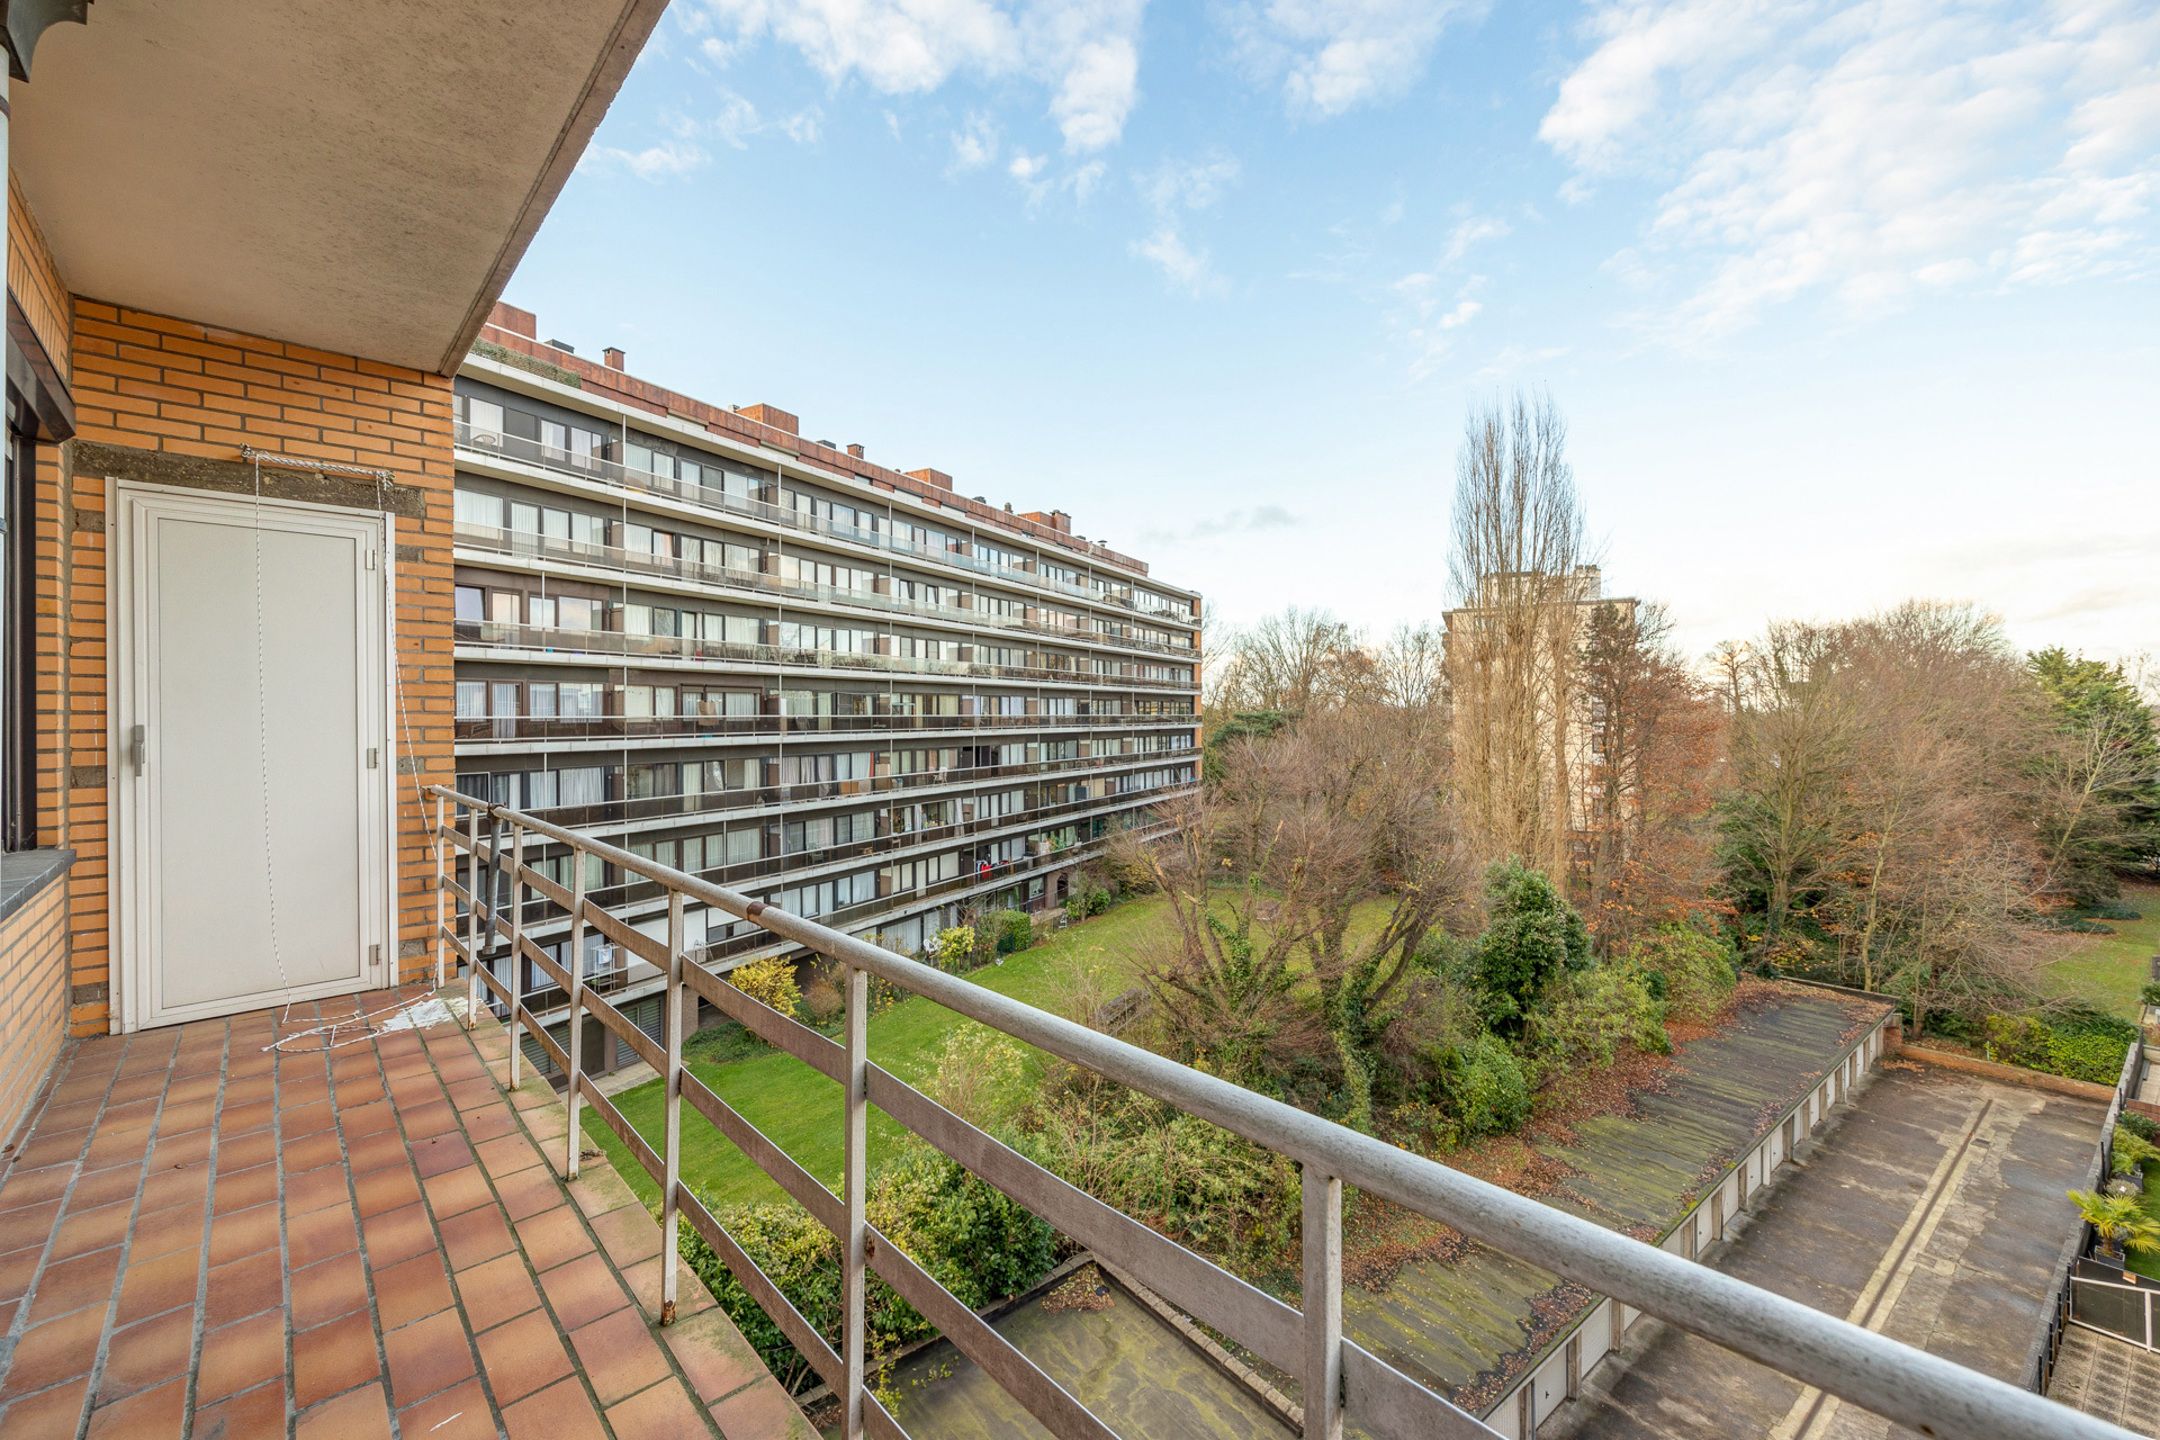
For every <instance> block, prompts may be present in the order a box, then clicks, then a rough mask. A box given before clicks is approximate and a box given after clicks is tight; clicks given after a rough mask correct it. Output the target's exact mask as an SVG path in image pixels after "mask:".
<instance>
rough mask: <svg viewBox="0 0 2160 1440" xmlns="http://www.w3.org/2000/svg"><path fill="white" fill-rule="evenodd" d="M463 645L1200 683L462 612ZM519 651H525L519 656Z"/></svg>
mask: <svg viewBox="0 0 2160 1440" xmlns="http://www.w3.org/2000/svg"><path fill="white" fill-rule="evenodd" d="M457 643H458V645H459V647H460V649H461V650H463V651H464V652H466V653H468V654H469V653H471V652H472V651H473V650H476V649H485V650H510V651H524V652H530V653H532V654H537V655H545V656H546V657H547V658H548V659H550V660H567V661H572V662H576V661H579V660H583V659H585V657H587V656H604V657H607V658H610V659H613V658H617V657H621V658H624V659H635V660H641V661H648V662H649V661H661V662H663V663H683V664H691V665H695V666H696V667H697V668H698V669H699V670H700V671H703V670H706V669H709V668H710V667H711V666H713V665H716V664H720V665H725V664H737V665H758V666H771V667H778V668H781V669H788V670H814V671H826V670H875V671H879V672H883V673H888V674H898V675H909V676H919V677H921V678H923V679H931V680H936V679H951V678H961V679H977V680H983V679H988V680H1026V681H1031V682H1034V683H1036V684H1045V683H1047V684H1059V685H1078V686H1084V687H1086V688H1088V689H1094V690H1123V689H1127V688H1130V687H1134V686H1137V687H1140V688H1143V689H1151V690H1156V689H1159V690H1178V691H1185V692H1191V691H1196V690H1197V689H1198V688H1199V686H1198V684H1197V683H1196V682H1195V681H1193V680H1190V679H1185V680H1178V679H1162V678H1158V677H1155V676H1148V675H1123V674H1107V673H1096V672H1093V671H1085V670H1081V669H1079V668H1078V667H1077V666H1070V667H1068V666H1057V665H1002V664H994V663H990V662H986V661H975V660H938V659H931V658H929V657H926V656H919V655H885V654H880V653H877V652H874V651H863V650H818V649H811V648H806V647H803V646H799V645H766V644H753V643H750V642H746V641H728V640H706V639H698V638H694V637H691V636H686V635H631V634H626V633H624V632H623V631H620V630H563V629H557V628H553V627H549V626H542V625H520V624H512V623H510V622H507V621H498V620H460V621H458V622H457ZM518 658H526V657H524V656H519V657H518Z"/></svg>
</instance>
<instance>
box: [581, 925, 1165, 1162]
mask: <svg viewBox="0 0 2160 1440" xmlns="http://www.w3.org/2000/svg"><path fill="white" fill-rule="evenodd" d="M1165 903H1166V902H1165V901H1164V900H1163V899H1162V898H1161V897H1160V896H1152V897H1148V898H1144V899H1140V900H1134V901H1130V902H1127V903H1126V904H1123V905H1118V906H1116V907H1114V908H1113V909H1111V910H1110V911H1109V912H1107V913H1106V914H1102V915H1098V916H1096V917H1095V918H1094V919H1092V920H1089V921H1087V922H1086V923H1084V924H1080V925H1075V926H1072V927H1071V928H1069V929H1066V930H1063V931H1060V932H1058V933H1056V934H1054V935H1053V936H1051V937H1050V938H1049V939H1047V940H1045V941H1044V942H1043V943H1042V944H1040V945H1038V946H1036V947H1035V948H1033V949H1031V950H1026V951H1023V952H1022V953H1020V954H1018V955H1013V956H1008V957H1007V958H1006V961H1005V963H1004V964H1002V965H989V966H985V967H983V968H982V969H980V970H977V971H976V972H974V974H972V975H970V976H969V977H968V978H969V979H970V980H972V981H973V982H974V983H976V984H978V985H982V986H985V987H986V988H988V989H991V990H995V991H997V992H998V993H999V994H1002V995H1009V996H1011V997H1013V998H1014V999H1016V1000H1024V1001H1026V1002H1027V1003H1028V1004H1030V1005H1038V1006H1041V1007H1042V1008H1044V1009H1047V1010H1056V1009H1058V1008H1059V1002H1060V1000H1061V999H1062V996H1063V992H1064V991H1065V990H1066V988H1067V987H1068V986H1069V985H1070V984H1071V982H1072V976H1073V974H1074V971H1075V967H1076V966H1079V967H1084V968H1085V970H1086V971H1087V972H1088V973H1090V974H1093V975H1095V976H1096V977H1098V982H1099V983H1100V985H1101V986H1102V988H1103V991H1104V994H1105V995H1106V996H1108V995H1113V994H1115V993H1117V992H1118V991H1119V990H1122V989H1124V988H1125V987H1126V986H1128V985H1130V984H1131V983H1133V976H1134V973H1135V972H1134V964H1135V957H1136V955H1137V953H1138V949H1139V943H1140V941H1141V939H1142V937H1143V936H1144V935H1146V934H1147V933H1148V932H1149V931H1150V930H1152V929H1153V928H1154V927H1155V926H1156V925H1157V924H1158V923H1159V921H1160V919H1161V917H1162V914H1163V910H1164V907H1165ZM974 1023H975V1022H974V1021H971V1020H967V1019H963V1018H962V1017H961V1016H959V1015H956V1014H954V1013H953V1012H952V1011H950V1010H947V1009H945V1008H943V1007H942V1006H939V1005H934V1004H932V1003H931V1002H930V1001H928V1000H923V999H907V1000H902V1001H900V1002H899V1003H898V1004H895V1005H893V1006H891V1007H889V1008H888V1009H886V1010H884V1011H883V1012H881V1013H879V1014H877V1015H874V1016H872V1017H871V1020H870V1058H871V1059H872V1060H874V1061H876V1062H877V1063H878V1064H880V1065H882V1066H884V1067H885V1068H886V1069H887V1070H890V1071H892V1072H893V1073H894V1074H895V1075H898V1076H900V1077H901V1078H902V1079H904V1080H908V1081H911V1082H920V1081H921V1080H922V1079H923V1078H924V1077H925V1076H926V1075H927V1074H928V1073H929V1071H930V1070H931V1069H932V1067H933V1066H934V1065H935V1064H936V1062H937V1057H938V1053H939V1051H940V1050H941V1049H942V1048H943V1046H944V1043H945V1037H946V1035H948V1034H949V1033H951V1032H952V1031H953V1030H954V1029H956V1028H958V1027H959V1026H962V1025H972V1024H974ZM727 1028H728V1029H729V1030H730V1031H732V1030H733V1029H734V1027H727ZM715 1038H716V1039H720V1040H721V1041H722V1043H720V1044H719V1045H712V1044H711V1042H708V1043H707V1045H706V1046H698V1045H696V1044H695V1042H693V1051H694V1050H696V1049H699V1048H707V1049H709V1051H710V1052H711V1053H713V1054H716V1055H720V1056H723V1057H727V1058H719V1059H698V1058H692V1059H691V1061H690V1069H691V1072H692V1073H693V1074H695V1075H696V1076H697V1077H698V1078H699V1079H701V1080H703V1081H704V1082H705V1083H706V1084H707V1085H710V1086H711V1087H712V1088H713V1090H714V1092H715V1093H716V1094H718V1095H719V1096H720V1097H721V1098H722V1099H724V1100H726V1101H727V1102H728V1103H729V1104H730V1105H733V1106H734V1107H735V1108H736V1109H737V1110H739V1111H741V1112H742V1114H743V1115H744V1117H745V1118H747V1119H748V1120H749V1121H750V1123H751V1124H753V1125H755V1126H757V1127H758V1128H759V1129H760V1130H762V1131H764V1132H765V1134H766V1135H768V1136H770V1137H771V1138H772V1140H773V1143H775V1144H777V1145H778V1146H780V1148H781V1149H783V1150H785V1151H787V1152H788V1154H790V1155H792V1156H793V1157H794V1158H795V1159H796V1161H797V1162H798V1163H800V1164H801V1165H802V1166H803V1167H804V1168H805V1169H807V1170H809V1171H810V1173H811V1174H813V1175H816V1176H818V1177H819V1178H820V1179H822V1180H824V1181H825V1182H826V1183H827V1184H828V1185H830V1186H832V1187H833V1188H834V1189H836V1190H837V1189H838V1188H839V1185H840V1090H839V1087H838V1086H836V1085H835V1084H833V1082H832V1081H830V1080H828V1079H826V1078H825V1077H824V1076H822V1075H820V1074H819V1073H818V1072H817V1071H815V1070H812V1069H811V1068H810V1067H809V1066H807V1065H805V1064H803V1063H802V1062H801V1061H800V1060H797V1059H795V1058H794V1057H793V1056H791V1055H786V1054H782V1053H781V1052H779V1051H776V1050H771V1049H768V1048H765V1047H763V1046H757V1047H756V1048H754V1049H752V1050H751V1051H750V1052H749V1053H747V1054H744V1053H743V1051H742V1048H741V1047H740V1046H737V1045H730V1044H728V1043H727V1042H726V1040H725V1039H724V1038H723V1037H715ZM615 1103H616V1104H617V1105H618V1106H619V1107H621V1109H622V1112H623V1114H624V1115H626V1116H627V1117H629V1120H630V1123H631V1124H633V1125H635V1126H636V1127H637V1129H638V1131H639V1133H641V1134H643V1135H644V1136H645V1137H646V1138H647V1139H649V1140H650V1141H651V1142H652V1144H653V1146H654V1148H655V1149H658V1148H659V1145H660V1135H661V1105H662V1093H661V1088H660V1082H659V1081H657V1080H654V1081H650V1082H648V1083H647V1084H644V1085H640V1086H638V1087H636V1088H635V1089H631V1090H626V1091H624V1092H623V1093H622V1094H620V1095H618V1096H617V1097H615ZM584 1119H585V1131H586V1134H587V1135H589V1136H591V1137H592V1139H593V1141H594V1142H595V1143H596V1144H598V1145H600V1146H601V1147H602V1148H604V1149H605V1150H606V1151H607V1153H608V1158H609V1159H610V1160H611V1161H613V1162H614V1164H615V1168H616V1169H617V1170H618V1171H620V1172H621V1173H622V1176H623V1178H624V1179H625V1180H627V1181H629V1182H630V1186H631V1188H632V1189H634V1190H636V1191H637V1193H638V1196H639V1198H641V1199H643V1200H644V1201H645V1202H646V1203H647V1204H648V1205H657V1204H658V1203H659V1193H660V1192H659V1187H658V1186H656V1185H655V1184H653V1182H652V1180H651V1178H650V1177H648V1176H647V1175H646V1174H645V1171H644V1170H643V1168H642V1167H640V1166H639V1165H638V1163H637V1161H636V1160H634V1159H632V1158H631V1157H630V1153H629V1151H628V1150H627V1149H626V1148H625V1147H624V1146H623V1145H622V1143H621V1142H620V1141H618V1140H617V1139H616V1138H615V1135H614V1133H613V1132H612V1131H610V1130H609V1129H608V1128H607V1127H606V1126H605V1125H603V1124H601V1123H600V1122H599V1121H598V1120H597V1119H595V1118H594V1117H593V1116H592V1115H591V1114H589V1113H588V1114H587V1115H586V1116H585V1117H584ZM902 1133H903V1132H902V1131H901V1129H900V1127H899V1126H898V1125H897V1124H895V1123H894V1122H893V1121H891V1120H889V1119H887V1118H886V1117H885V1116H884V1115H883V1114H882V1113H881V1112H879V1111H877V1110H875V1109H873V1110H872V1111H871V1112H870V1156H871V1164H872V1165H873V1166H875V1165H876V1164H877V1163H878V1160H879V1157H880V1156H881V1155H888V1154H890V1153H892V1150H893V1148H894V1147H895V1146H896V1145H897V1144H898V1143H899V1141H900V1139H901V1136H902ZM682 1144H683V1158H682V1166H683V1175H684V1177H685V1178H686V1179H688V1180H689V1181H690V1183H691V1185H692V1186H693V1187H695V1188H697V1189H699V1190H701V1191H703V1192H704V1193H706V1194H707V1195H708V1196H710V1197H711V1198H712V1199H713V1200H714V1201H715V1202H716V1203H719V1204H734V1203H741V1202H750V1201H760V1200H778V1199H780V1198H782V1192H781V1190H780V1187H779V1186H778V1185H776V1184H774V1183H773V1182H772V1181H771V1180H769V1179H767V1178H766V1177H765V1175H764V1173H763V1172H762V1171H760V1170H759V1169H758V1168H757V1167H756V1166H755V1165H753V1164H752V1163H751V1162H750V1161H748V1160H746V1159H744V1158H743V1156H742V1154H741V1152H740V1151H738V1150H736V1149H735V1147H734V1146H733V1145H732V1144H730V1143H729V1142H728V1141H727V1140H726V1139H724V1138H723V1137H722V1136H721V1135H720V1133H719V1132H718V1131H717V1130H715V1129H714V1128H713V1127H712V1126H711V1125H710V1124H709V1123H707V1121H706V1120H705V1119H704V1117H702V1116H700V1115H698V1114H696V1113H695V1112H692V1111H690V1110H689V1109H688V1108H687V1107H686V1108H685V1111H684V1116H683V1141H682Z"/></svg>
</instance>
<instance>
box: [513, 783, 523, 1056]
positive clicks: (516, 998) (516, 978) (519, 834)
mask: <svg viewBox="0 0 2160 1440" xmlns="http://www.w3.org/2000/svg"><path fill="white" fill-rule="evenodd" d="M524 941H525V827H524V826H523V825H520V824H518V823H517V822H516V821H515V820H513V821H511V822H510V1088H511V1089H513V1090H515V1089H517V1086H518V1063H519V1061H520V1060H521V1059H522V1058H523V1057H522V1056H521V1054H520V1053H519V1052H521V1051H522V1050H523V1049H524V1048H525V1047H524V1046H523V1045H522V1044H520V1043H519V1041H520V1031H521V1029H522V1028H523V1027H522V1025H521V1024H520V1022H519V1020H518V1012H519V1011H520V1010H521V1009H523V1008H524V1004H525V944H524Z"/></svg>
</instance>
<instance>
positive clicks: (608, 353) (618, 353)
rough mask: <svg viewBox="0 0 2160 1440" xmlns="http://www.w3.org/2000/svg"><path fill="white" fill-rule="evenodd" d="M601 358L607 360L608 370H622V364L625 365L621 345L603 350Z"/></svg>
mask: <svg viewBox="0 0 2160 1440" xmlns="http://www.w3.org/2000/svg"><path fill="white" fill-rule="evenodd" d="M600 358H601V359H602V360H605V361H606V362H607V368H608V369H610V370H620V369H622V364H623V352H622V346H620V345H610V346H608V347H607V349H605V350H602V351H601V352H600Z"/></svg>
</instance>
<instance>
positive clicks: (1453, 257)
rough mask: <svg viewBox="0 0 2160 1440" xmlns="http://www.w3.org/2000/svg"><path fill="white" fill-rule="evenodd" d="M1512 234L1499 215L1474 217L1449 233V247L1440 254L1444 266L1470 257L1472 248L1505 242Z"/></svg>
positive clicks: (1462, 222) (1470, 217)
mask: <svg viewBox="0 0 2160 1440" xmlns="http://www.w3.org/2000/svg"><path fill="white" fill-rule="evenodd" d="M1511 233H1513V232H1512V228H1511V227H1510V226H1509V225H1508V223H1507V221H1505V220H1502V219H1501V218H1500V217H1498V216H1497V215H1472V216H1469V217H1468V218H1466V219H1464V220H1463V221H1461V222H1460V223H1459V224H1457V225H1456V227H1455V228H1454V229H1453V230H1451V231H1449V232H1448V241H1447V245H1446V247H1445V248H1444V249H1442V250H1441V252H1440V263H1441V264H1442V265H1453V264H1456V263H1457V262H1459V261H1460V260H1461V259H1462V258H1463V256H1465V255H1468V254H1469V253H1470V251H1471V249H1472V247H1474V246H1477V245H1480V244H1483V243H1484V242H1485V241H1487V240H1505V239H1506V238H1507V237H1508V236H1509V235H1510V234H1511Z"/></svg>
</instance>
